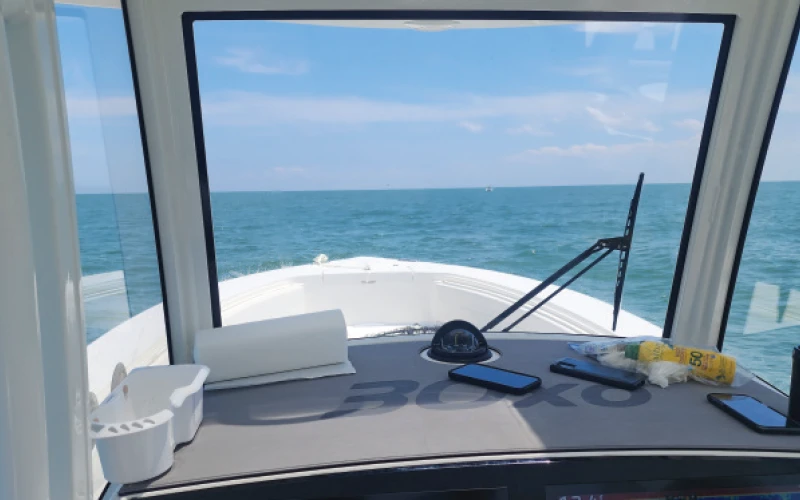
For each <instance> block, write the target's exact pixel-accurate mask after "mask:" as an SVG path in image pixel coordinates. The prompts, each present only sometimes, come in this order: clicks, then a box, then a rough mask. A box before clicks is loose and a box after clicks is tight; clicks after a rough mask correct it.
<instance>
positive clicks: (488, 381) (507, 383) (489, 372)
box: [449, 364, 542, 394]
mask: <svg viewBox="0 0 800 500" xmlns="http://www.w3.org/2000/svg"><path fill="white" fill-rule="evenodd" d="M449 376H450V379H451V380H456V381H458V382H465V383H467V384H472V385H477V386H480V387H486V388H488V389H494V390H495V391H500V392H507V393H509V394H525V393H526V392H530V391H532V390H534V389H536V388H537V387H539V386H540V385H542V379H540V378H539V377H534V376H533V375H527V374H525V373H519V372H512V371H510V370H503V369H501V368H495V367H493V366H486V365H479V364H469V365H464V366H459V367H458V368H453V369H452V370H450V372H449Z"/></svg>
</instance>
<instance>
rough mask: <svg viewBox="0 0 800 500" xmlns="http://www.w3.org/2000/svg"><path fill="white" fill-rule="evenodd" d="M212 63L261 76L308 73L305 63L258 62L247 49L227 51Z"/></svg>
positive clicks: (282, 61)
mask: <svg viewBox="0 0 800 500" xmlns="http://www.w3.org/2000/svg"><path fill="white" fill-rule="evenodd" d="M214 61H215V62H216V63H217V64H219V65H220V66H227V67H231V68H234V69H238V70H239V71H241V72H243V73H257V74H262V75H302V74H304V73H308V63H307V62H305V61H285V60H278V61H270V62H262V61H259V54H257V53H256V52H254V51H252V50H247V49H228V50H227V55H225V56H218V57H215V58H214Z"/></svg>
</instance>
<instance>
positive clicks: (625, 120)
mask: <svg viewBox="0 0 800 500" xmlns="http://www.w3.org/2000/svg"><path fill="white" fill-rule="evenodd" d="M586 112H588V113H589V115H590V116H591V117H592V118H594V120H595V121H596V122H597V123H599V124H600V125H602V127H603V128H604V129H605V131H606V132H607V133H608V134H609V135H619V136H624V137H630V138H632V139H640V140H645V141H649V140H652V138H651V137H649V136H645V135H642V134H636V133H632V132H637V131H638V132H651V133H653V132H658V131H660V130H661V129H660V128H659V127H658V126H657V125H656V124H655V123H653V122H652V121H651V120H649V119H646V118H641V117H637V116H635V115H633V114H632V113H631V112H625V113H621V114H617V115H611V114H609V113H606V112H604V111H602V110H600V109H598V108H595V107H592V106H587V107H586Z"/></svg>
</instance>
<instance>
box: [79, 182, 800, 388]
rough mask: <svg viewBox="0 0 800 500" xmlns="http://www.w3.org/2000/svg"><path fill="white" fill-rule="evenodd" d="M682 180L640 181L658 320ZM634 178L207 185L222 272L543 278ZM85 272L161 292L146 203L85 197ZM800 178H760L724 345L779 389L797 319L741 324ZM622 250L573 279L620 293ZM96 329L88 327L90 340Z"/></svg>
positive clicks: (782, 270) (601, 227)
mask: <svg viewBox="0 0 800 500" xmlns="http://www.w3.org/2000/svg"><path fill="white" fill-rule="evenodd" d="M689 189H690V186H689V185H688V184H669V185H666V184H660V185H657V184H645V186H644V189H643V191H642V197H641V204H640V208H639V217H638V220H637V223H636V231H635V235H634V241H633V251H632V253H631V259H630V264H629V268H628V276H627V281H626V285H625V295H624V298H623V304H622V306H623V308H624V309H626V310H628V311H630V312H632V313H633V314H636V315H639V316H641V317H643V318H645V319H647V320H648V321H651V322H653V323H655V324H657V325H663V322H664V317H665V314H666V309H667V302H668V300H669V295H670V290H671V284H672V279H673V274H674V270H675V262H676V259H677V252H678V245H679V242H680V236H681V231H682V228H683V222H684V217H685V213H686V204H687V200H688V196H689ZM632 193H633V186H575V187H525V188H503V187H499V188H495V189H494V191H492V192H485V191H484V189H426V190H390V191H315V192H244V193H212V195H211V196H212V202H211V204H212V213H213V219H214V234H215V240H216V253H217V266H218V274H219V278H220V280H225V279H230V278H233V277H237V276H241V275H245V274H250V273H254V272H259V271H265V270H270V269H277V268H280V267H286V266H292V265H299V264H307V263H310V262H311V261H312V259H313V258H314V257H315V256H317V255H318V254H321V253H324V254H327V255H328V257H329V258H331V259H341V258H347V257H353V256H358V255H373V256H381V257H391V258H398V259H408V260H425V261H435V262H443V263H450V264H460V265H466V266H473V267H479V268H486V269H494V270H497V271H502V272H506V273H513V274H518V275H522V276H528V277H531V278H537V279H542V278H544V277H546V276H547V275H549V274H550V273H552V272H553V271H555V270H556V269H558V268H559V267H560V266H561V265H563V264H564V263H566V262H567V261H568V260H570V259H572V258H573V257H574V256H576V255H577V254H578V253H579V252H581V251H583V250H584V249H586V248H587V247H588V246H590V245H591V244H592V243H594V242H595V241H596V240H597V239H598V238H604V237H612V236H618V235H621V234H622V230H623V226H624V223H625V217H626V215H627V211H628V205H629V203H630V198H631V195H632ZM77 205H78V222H79V233H80V242H81V258H82V268H83V273H84V275H89V274H96V273H104V272H109V271H115V270H120V269H124V270H125V278H126V285H127V290H128V303H129V308H130V314H137V313H139V312H141V311H142V310H144V309H146V308H148V307H150V306H152V305H155V304H157V303H159V302H160V301H161V292H160V286H159V281H158V267H157V262H156V257H155V246H154V242H153V233H152V224H151V220H150V211H149V201H148V199H147V196H146V195H143V194H122V195H113V196H112V195H78V196H77ZM798 205H800V183H798V182H781V183H763V184H762V185H761V187H760V191H759V195H758V199H757V202H756V208H755V210H754V214H753V220H752V223H751V227H750V232H749V235H748V239H747V245H746V249H745V254H744V259H743V262H742V265H741V268H740V272H739V281H738V285H737V288H736V293H735V297H734V302H733V306H732V309H731V314H730V320H729V324H728V329H727V332H726V341H725V348H724V350H725V351H726V352H730V353H732V354H734V355H737V356H738V357H739V358H740V359H741V362H742V363H743V364H744V365H745V366H747V367H748V368H750V369H751V370H753V371H755V372H757V373H759V374H761V375H762V376H764V377H765V378H767V379H768V380H769V381H770V382H772V383H775V384H776V385H778V386H779V387H781V388H783V389H787V388H788V375H789V366H790V354H791V347H792V346H793V345H795V344H798V343H800V335H798V334H800V325H798V326H788V327H783V328H778V329H773V330H770V331H766V332H762V333H753V334H748V335H744V334H743V329H744V325H745V320H746V316H747V313H748V309H749V305H750V300H751V297H752V294H753V289H754V285H755V283H756V282H762V283H767V284H769V285H777V286H778V287H779V289H780V302H779V308H778V309H779V311H783V310H784V308H785V306H786V303H787V302H788V300H789V292H790V290H791V289H792V287H793V286H794V285H796V284H798V283H799V282H800V268H798V267H797V266H798V256H800V251H798V249H800V218H798V217H797V209H798ZM616 265H617V262H616V256H615V255H612V256H610V257H609V258H608V259H606V261H604V262H603V263H601V264H600V265H598V266H597V267H596V268H595V269H593V270H592V271H590V272H589V273H588V274H586V275H585V276H584V277H582V278H581V279H580V280H578V281H577V282H576V283H574V284H573V285H572V288H573V289H575V290H578V291H580V292H583V293H586V294H589V295H592V296H594V297H597V298H599V299H601V300H604V301H611V300H612V299H613V290H614V280H615V274H616ZM102 333H103V332H102V331H88V332H87V335H88V339H89V341H91V340H94V339H95V338H97V337H98V336H99V335H101V334H102Z"/></svg>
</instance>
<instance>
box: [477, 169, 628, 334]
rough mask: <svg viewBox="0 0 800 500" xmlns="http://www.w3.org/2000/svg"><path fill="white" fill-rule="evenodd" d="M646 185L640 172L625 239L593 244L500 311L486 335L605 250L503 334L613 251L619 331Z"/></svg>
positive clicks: (614, 321)
mask: <svg viewBox="0 0 800 500" xmlns="http://www.w3.org/2000/svg"><path fill="white" fill-rule="evenodd" d="M643 182H644V174H643V173H641V174H639V181H638V182H637V183H636V189H635V191H634V193H633V198H632V199H631V206H630V209H629V210H628V218H627V220H626V222H625V231H624V233H623V235H622V236H617V237H615V238H603V239H599V240H597V242H596V243H595V244H594V245H592V246H590V247H589V248H587V249H586V250H584V251H583V252H581V254H580V255H578V256H577V257H575V258H574V259H572V260H571V261H569V262H567V263H566V264H565V265H564V266H562V267H561V269H559V270H558V271H556V272H554V273H553V274H551V275H550V276H548V277H547V278H546V279H545V280H544V281H542V282H541V283H539V284H538V285H537V286H536V287H535V288H534V289H533V290H531V291H530V292H528V293H526V294H525V295H523V296H522V297H521V298H520V299H519V300H517V301H516V302H514V303H513V304H512V305H511V306H509V307H508V308H507V309H506V310H505V311H503V312H501V313H500V314H498V315H497V317H495V318H494V319H493V320H491V321H489V323H487V324H486V326H484V327H483V328H481V332H487V331H489V330H491V329H492V328H494V327H496V326H497V325H499V324H500V323H501V322H503V321H504V320H505V319H506V318H508V317H509V316H511V315H512V314H514V313H515V312H516V311H517V310H518V309H520V308H521V307H522V306H524V305H525V304H527V303H528V302H529V301H530V300H531V299H532V298H534V297H535V296H536V295H538V294H539V293H541V292H542V291H543V290H544V289H546V288H547V287H548V286H550V285H552V284H553V283H555V282H556V280H558V279H559V278H561V277H562V276H564V275H565V274H566V273H568V272H569V271H571V270H572V269H573V268H574V267H576V266H577V265H579V264H580V263H581V262H583V261H584V260H586V259H588V258H589V257H591V256H592V255H594V254H595V253H597V252H600V251H603V250H605V251H604V252H603V253H602V254H601V255H600V256H599V257H597V258H596V259H595V260H594V261H592V262H591V263H590V264H589V265H588V266H586V267H585V268H583V269H581V270H580V271H578V272H577V273H576V274H575V276H573V277H572V278H570V279H569V280H568V281H567V282H566V283H564V284H563V285H561V286H560V287H559V288H558V289H557V290H555V291H554V292H553V293H551V294H550V295H548V296H547V297H545V298H544V299H543V300H542V301H541V302H539V303H538V304H536V305H535V306H534V307H533V308H531V309H530V310H529V311H527V312H526V313H525V314H523V315H522V316H521V317H520V318H518V319H517V320H515V321H514V322H513V323H512V324H511V325H509V326H507V327H506V328H504V329H503V330H502V331H503V332H508V331H509V330H511V329H512V328H514V327H515V326H516V325H518V324H519V323H520V322H522V321H523V320H524V319H525V318H527V317H528V316H530V315H531V314H533V313H534V312H535V311H536V310H538V309H539V308H541V307H542V306H543V305H545V304H546V303H547V302H548V301H550V299H552V298H553V297H555V296H556V295H558V294H559V293H560V292H561V291H562V290H564V289H565V288H567V287H568V286H569V285H571V284H572V283H573V282H575V280H577V279H578V278H580V277H581V276H583V275H584V274H585V273H586V272H587V271H589V269H591V268H593V267H594V266H595V265H597V264H598V263H599V262H600V261H601V260H603V259H604V258H606V257H607V256H608V255H609V254H610V253H611V252H613V251H614V250H619V251H620V256H619V265H618V267H617V282H616V287H615V290H614V313H613V315H614V316H613V323H612V330H616V329H617V316H618V315H619V310H620V306H621V304H622V288H623V286H624V285H625V273H626V271H627V269H628V255H629V254H630V249H631V242H632V241H633V228H634V225H635V223H636V212H637V210H638V207H639V196H640V194H641V192H642V183H643Z"/></svg>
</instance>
